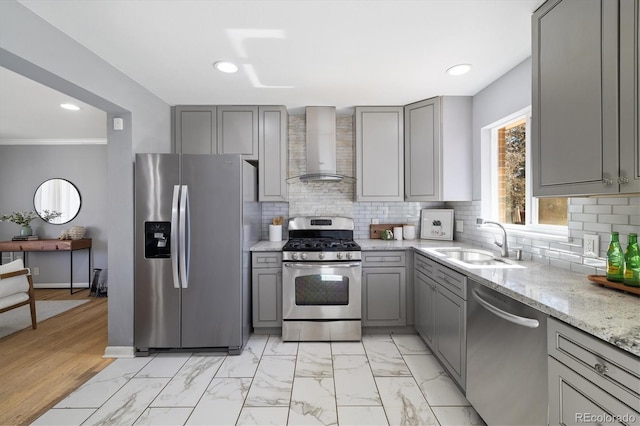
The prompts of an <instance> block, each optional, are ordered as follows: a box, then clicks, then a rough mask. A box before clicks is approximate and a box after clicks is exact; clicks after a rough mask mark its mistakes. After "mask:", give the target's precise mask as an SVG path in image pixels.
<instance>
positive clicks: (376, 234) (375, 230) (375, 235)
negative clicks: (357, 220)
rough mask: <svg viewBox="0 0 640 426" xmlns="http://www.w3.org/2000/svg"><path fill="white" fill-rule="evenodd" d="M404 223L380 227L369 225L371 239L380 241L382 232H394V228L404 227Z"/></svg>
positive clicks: (384, 224) (386, 224) (380, 225)
mask: <svg viewBox="0 0 640 426" xmlns="http://www.w3.org/2000/svg"><path fill="white" fill-rule="evenodd" d="M403 225H405V224H404V223H380V224H378V225H369V238H371V239H378V240H379V239H380V234H382V231H384V230H386V229H389V230H390V231H391V232H393V228H394V227H396V226H403Z"/></svg>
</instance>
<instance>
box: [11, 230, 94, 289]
mask: <svg viewBox="0 0 640 426" xmlns="http://www.w3.org/2000/svg"><path fill="white" fill-rule="evenodd" d="M76 250H89V261H88V262H87V263H88V264H89V279H88V281H87V282H88V283H89V287H91V238H83V239H81V240H30V241H0V253H2V252H20V251H21V252H22V255H23V258H24V263H25V265H24V266H25V268H26V267H27V257H26V254H27V253H30V252H53V251H68V252H69V259H70V267H69V275H70V278H69V283H70V286H71V294H73V252H74V251H76ZM0 263H2V256H0Z"/></svg>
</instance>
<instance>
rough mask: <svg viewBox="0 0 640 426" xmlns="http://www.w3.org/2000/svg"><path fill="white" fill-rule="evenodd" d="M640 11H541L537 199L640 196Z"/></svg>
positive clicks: (628, 4)
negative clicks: (639, 131)
mask: <svg viewBox="0 0 640 426" xmlns="http://www.w3.org/2000/svg"><path fill="white" fill-rule="evenodd" d="M639 9H640V7H639V0H549V1H547V2H546V3H545V4H543V5H542V6H541V7H540V8H539V9H538V10H537V11H536V12H535V13H534V16H533V21H532V26H533V36H532V42H533V47H532V60H533V75H532V77H533V94H532V126H531V131H532V140H531V142H532V144H531V145H532V166H533V195H534V196H567V195H590V194H617V193H636V192H638V191H640V176H639V175H640V168H639V166H640V145H639V142H638V139H639V136H638V129H639V118H638V110H639V105H640V104H639V101H638V93H639V89H638V81H639V78H638V72H639V71H638V70H639V59H638V57H639V56H640V53H639V45H640V39H639V35H638V25H639V22H640V20H639V19H640V18H639V17H640V12H639ZM587 28H588V29H589V30H588V31H585V29H587Z"/></svg>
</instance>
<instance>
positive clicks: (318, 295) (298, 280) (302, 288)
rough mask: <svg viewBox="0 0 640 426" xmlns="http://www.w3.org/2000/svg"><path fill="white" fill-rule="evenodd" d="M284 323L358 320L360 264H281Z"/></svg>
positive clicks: (359, 316)
mask: <svg viewBox="0 0 640 426" xmlns="http://www.w3.org/2000/svg"><path fill="white" fill-rule="evenodd" d="M282 269H283V272H282V318H283V319H284V320H294V319H305V320H326V319H329V320H336V319H357V320H359V319H361V310H362V308H361V299H362V293H361V273H362V266H361V263H360V262H318V263H295V262H285V263H283V265H282Z"/></svg>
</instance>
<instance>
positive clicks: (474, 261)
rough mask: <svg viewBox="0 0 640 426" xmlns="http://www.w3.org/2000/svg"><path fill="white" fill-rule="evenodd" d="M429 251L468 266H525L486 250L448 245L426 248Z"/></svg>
mask: <svg viewBox="0 0 640 426" xmlns="http://www.w3.org/2000/svg"><path fill="white" fill-rule="evenodd" d="M426 250H427V251H429V252H431V253H433V254H435V255H437V256H440V257H446V258H447V259H449V260H451V261H452V262H454V263H459V264H461V265H463V266H465V267H466V268H525V266H522V265H519V264H517V263H515V262H514V261H512V260H508V259H502V258H496V257H495V256H494V254H493V253H491V252H490V251H486V250H479V249H472V248H462V247H446V248H433V249H426Z"/></svg>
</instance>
